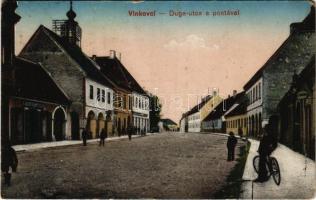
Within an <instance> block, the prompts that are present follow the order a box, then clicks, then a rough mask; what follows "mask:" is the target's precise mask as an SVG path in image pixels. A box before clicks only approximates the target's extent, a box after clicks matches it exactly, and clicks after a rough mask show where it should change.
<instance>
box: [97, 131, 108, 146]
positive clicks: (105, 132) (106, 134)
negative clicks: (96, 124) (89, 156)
mask: <svg viewBox="0 0 316 200" xmlns="http://www.w3.org/2000/svg"><path fill="white" fill-rule="evenodd" d="M107 137H108V133H107V131H106V130H105V129H104V128H103V129H102V130H101V133H100V144H99V146H101V145H103V146H104V141H105V139H106V138H107Z"/></svg>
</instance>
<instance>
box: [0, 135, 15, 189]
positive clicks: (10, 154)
mask: <svg viewBox="0 0 316 200" xmlns="http://www.w3.org/2000/svg"><path fill="white" fill-rule="evenodd" d="M17 167H18V157H17V156H16V152H15V150H14V149H13V148H12V146H11V144H10V141H6V142H5V143H4V144H3V145H2V146H1V171H2V173H3V176H4V184H5V185H7V186H10V185H11V173H10V168H11V170H12V172H16V170H17Z"/></svg>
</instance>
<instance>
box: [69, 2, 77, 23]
mask: <svg viewBox="0 0 316 200" xmlns="http://www.w3.org/2000/svg"><path fill="white" fill-rule="evenodd" d="M76 16H77V14H76V13H75V11H73V10H72V1H70V9H69V11H68V12H67V17H68V19H70V20H73V19H75V18H76Z"/></svg>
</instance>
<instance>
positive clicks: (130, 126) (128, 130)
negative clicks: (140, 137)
mask: <svg viewBox="0 0 316 200" xmlns="http://www.w3.org/2000/svg"><path fill="white" fill-rule="evenodd" d="M133 130H134V128H133V125H132V124H130V125H129V126H128V127H127V132H128V133H127V134H128V139H129V140H130V141H131V140H132V134H133Z"/></svg>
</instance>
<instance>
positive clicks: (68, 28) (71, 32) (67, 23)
mask: <svg viewBox="0 0 316 200" xmlns="http://www.w3.org/2000/svg"><path fill="white" fill-rule="evenodd" d="M66 15H67V17H68V19H67V20H53V31H54V32H55V33H57V34H58V35H60V36H61V37H62V38H64V39H65V40H67V41H68V42H69V44H71V45H77V46H79V47H80V46H81V28H80V26H79V24H78V22H76V21H75V18H76V16H77V14H76V13H75V11H73V9H72V1H70V9H69V11H68V12H67V14H66Z"/></svg>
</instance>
